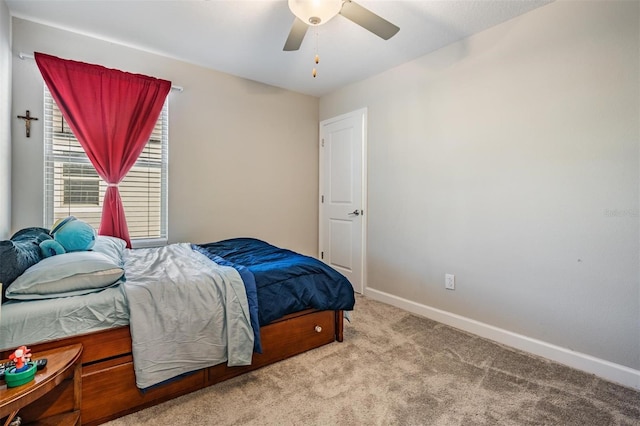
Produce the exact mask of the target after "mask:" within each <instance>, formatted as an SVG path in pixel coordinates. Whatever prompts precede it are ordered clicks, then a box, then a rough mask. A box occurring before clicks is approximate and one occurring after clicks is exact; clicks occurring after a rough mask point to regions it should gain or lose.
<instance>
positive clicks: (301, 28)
mask: <svg viewBox="0 0 640 426" xmlns="http://www.w3.org/2000/svg"><path fill="white" fill-rule="evenodd" d="M289 9H291V12H292V13H293V14H294V15H295V16H296V19H295V21H293V25H292V26H291V31H290V32H289V36H288V37H287V41H286V42H285V44H284V48H283V49H282V50H284V51H291V50H298V49H300V45H301V44H302V40H304V36H305V34H306V33H307V29H308V28H309V26H318V25H322V24H324V23H326V22H328V21H329V20H330V19H332V18H333V17H334V16H336V15H338V14H340V15H342V16H344V17H345V18H347V19H348V20H350V21H352V22H355V23H356V24H358V25H360V26H361V27H362V28H364V29H366V30H369V31H371V32H372V33H374V34H375V35H377V36H378V37H381V38H383V39H385V40H388V39H390V38H391V37H393V36H394V35H395V34H396V33H397V32H398V31H400V28H399V27H397V26H396V25H393V24H392V23H391V22H389V21H387V20H386V19H384V18H381V17H380V16H378V15H376V14H375V13H373V12H371V11H370V10H369V9H366V8H364V7H362V6H360V5H359V4H357V3H355V2H353V1H351V0H289Z"/></svg>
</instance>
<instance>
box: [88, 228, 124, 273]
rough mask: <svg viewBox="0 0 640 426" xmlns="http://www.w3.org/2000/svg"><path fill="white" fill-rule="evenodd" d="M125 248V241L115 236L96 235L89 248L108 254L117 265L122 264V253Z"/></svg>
mask: <svg viewBox="0 0 640 426" xmlns="http://www.w3.org/2000/svg"><path fill="white" fill-rule="evenodd" d="M126 248H127V243H126V242H125V241H124V240H121V239H120V238H117V237H109V236H107V235H98V237H97V238H96V242H95V244H94V245H93V247H92V248H91V250H93V251H96V252H98V253H102V254H104V255H107V256H109V258H111V259H112V260H113V261H114V262H115V263H116V264H117V265H118V266H123V265H124V262H123V260H122V253H123V252H124V250H125V249H126Z"/></svg>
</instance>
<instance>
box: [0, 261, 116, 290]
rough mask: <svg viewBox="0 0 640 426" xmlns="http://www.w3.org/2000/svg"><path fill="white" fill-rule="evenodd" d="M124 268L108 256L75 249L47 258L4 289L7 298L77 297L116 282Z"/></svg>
mask: <svg viewBox="0 0 640 426" xmlns="http://www.w3.org/2000/svg"><path fill="white" fill-rule="evenodd" d="M123 275H124V269H122V267H121V266H120V265H119V264H117V263H116V262H114V261H113V259H111V258H110V257H109V256H107V255H105V254H102V253H98V252H94V251H77V252H71V253H64V254H59V255H56V256H51V257H47V258H45V259H43V260H41V261H40V262H38V263H36V264H35V265H33V266H32V267H30V268H29V269H27V270H26V271H24V273H23V274H22V275H20V276H19V277H18V278H16V280H15V281H14V282H13V283H12V284H11V285H10V286H9V288H7V290H6V292H5V295H6V296H7V298H9V299H19V300H33V299H52V298H56V297H67V296H77V295H80V294H87V293H92V292H96V291H100V290H102V289H104V288H106V287H110V286H112V285H114V284H116V283H119V282H120V280H121V278H122V277H123Z"/></svg>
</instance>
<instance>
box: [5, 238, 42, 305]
mask: <svg viewBox="0 0 640 426" xmlns="http://www.w3.org/2000/svg"><path fill="white" fill-rule="evenodd" d="M50 239H51V236H50V235H49V230H48V229H45V228H37V227H33V228H24V229H21V230H20V231H18V232H16V233H15V234H14V235H13V236H12V237H11V239H9V240H4V241H0V284H1V285H2V289H1V290H2V302H5V301H6V298H5V295H4V293H5V290H6V289H7V288H8V287H9V286H10V285H11V283H13V281H14V280H15V279H16V278H18V277H19V276H20V275H22V273H23V272H24V271H26V270H27V269H28V268H30V267H31V266H33V265H35V264H36V263H38V262H39V261H41V260H42V253H41V252H40V243H41V242H43V241H45V240H50Z"/></svg>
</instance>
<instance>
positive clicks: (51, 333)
mask: <svg viewBox="0 0 640 426" xmlns="http://www.w3.org/2000/svg"><path fill="white" fill-rule="evenodd" d="M102 240H103V241H102V242H103V243H104V240H105V239H102ZM107 240H108V243H109V244H103V247H102V248H101V249H99V250H98V252H99V253H102V254H105V255H106V256H108V255H110V256H112V257H113V260H114V262H116V263H117V262H118V261H119V262H121V266H122V269H123V270H124V271H126V272H125V273H124V276H123V277H121V278H120V279H119V280H118V281H116V282H115V283H112V284H111V285H106V286H104V288H99V289H98V290H95V291H93V290H92V291H87V292H83V290H79V289H77V286H78V284H77V283H75V284H74V285H75V287H73V291H76V292H78V293H79V294H74V295H72V296H69V297H56V296H59V295H58V294H57V293H55V292H53V296H54V297H48V296H47V297H43V298H40V299H38V298H37V297H35V298H34V297H33V296H21V294H22V293H20V292H21V291H23V290H21V287H24V286H23V285H22V281H24V279H23V278H24V277H25V276H26V277H28V276H29V275H30V272H31V270H32V268H35V269H37V266H38V265H42V264H43V263H47V262H46V259H45V260H42V261H40V262H37V263H36V264H35V265H32V267H31V268H29V269H27V270H26V271H23V274H21V275H20V276H19V277H18V278H17V279H16V280H15V281H13V284H12V285H11V286H9V287H8V289H7V293H8V294H9V296H10V297H14V298H13V299H10V300H9V301H7V302H6V303H4V304H3V306H2V310H1V311H0V349H1V348H4V349H5V350H4V351H0V357H1V358H3V359H4V358H7V356H8V354H9V353H10V352H9V349H12V348H14V347H16V346H17V344H18V342H19V344H25V343H26V344H30V345H31V348H32V352H33V353H37V352H38V351H42V350H47V349H51V348H55V347H62V346H66V345H69V344H74V343H81V344H82V345H83V353H82V365H83V368H82V392H81V397H82V403H81V414H82V424H100V423H103V422H105V421H108V420H110V419H113V418H116V417H119V416H122V415H125V414H128V413H131V412H133V411H137V410H139V409H142V408H145V407H148V406H151V405H155V404H158V403H160V402H162V401H165V400H168V399H171V398H174V397H176V396H179V395H182V394H185V393H188V392H192V391H194V390H197V389H201V388H203V387H206V386H209V385H212V384H215V383H218V382H220V381H222V380H226V379H229V378H231V377H234V376H237V375H240V374H243V373H245V372H248V371H251V370H254V369H257V368H260V367H262V366H265V365H268V364H271V363H274V362H277V361H280V360H283V359H286V358H288V357H291V356H294V355H296V354H299V353H302V352H304V351H307V350H309V349H313V348H316V347H319V346H322V345H325V344H328V343H331V342H334V341H336V340H337V341H342V339H343V331H342V330H343V317H344V312H345V311H349V310H351V309H353V305H354V303H355V299H354V295H353V289H352V287H351V285H350V283H349V282H348V280H346V278H344V277H343V276H342V275H341V274H339V273H337V272H336V271H335V270H333V269H331V268H330V267H328V266H327V265H325V264H324V263H322V262H320V261H318V260H317V259H314V258H310V257H307V256H303V255H300V254H298V253H295V252H292V251H289V250H284V249H281V248H278V247H275V246H272V245H270V244H268V243H266V242H264V241H260V240H257V239H253V238H236V239H231V240H225V241H220V242H216V243H208V244H201V245H189V244H176V245H174V244H172V245H170V246H167V247H164V248H154V249H138V250H124V248H123V247H122V252H121V253H122V254H121V256H122V258H121V259H118V251H119V250H120V249H119V248H118V247H117V246H118V244H119V243H118V241H117V239H111V240H109V239H107ZM114 244H115V245H116V247H115V248H114ZM96 246H98V244H96ZM63 256H68V254H65V255H63ZM165 256H177V257H178V261H177V262H178V263H177V266H176V267H174V266H175V265H174V266H168V265H169V263H167V262H168V261H167V259H168V258H167V257H165ZM55 257H62V256H55ZM185 259H187V260H185ZM173 261H174V260H171V262H173ZM190 262H191V263H190ZM193 262H195V263H193ZM84 263H87V262H84ZM152 264H155V265H156V266H155V267H152V268H150V267H149V265H152ZM141 265H142V266H141ZM194 265H199V266H198V267H194ZM57 269H62V268H57ZM158 270H164V272H162V273H161V274H159V275H158V273H157V271H158ZM196 270H202V271H203V273H204V274H206V275H215V276H218V275H220V276H222V277H223V278H222V279H220V282H221V283H222V284H220V285H219V286H218V287H217V288H216V289H215V292H218V293H220V292H222V293H224V294H226V295H227V299H231V301H230V302H229V303H230V306H217V305H216V308H215V309H211V311H212V313H211V314H212V315H213V316H214V320H211V321H213V322H216V323H218V322H220V321H223V322H224V324H225V325H224V327H223V328H224V330H222V331H220V330H218V331H215V332H213V333H209V330H210V329H212V328H214V327H212V326H211V325H207V326H206V327H202V330H204V331H198V330H191V329H188V328H185V327H183V325H184V324H186V323H187V322H188V321H187V320H188V318H186V317H185V315H186V316H189V317H190V316H191V315H192V314H193V313H192V312H191V311H192V309H186V308H184V307H183V306H171V305H173V304H174V303H173V302H171V304H168V303H166V302H167V301H175V300H178V299H180V300H182V298H184V300H186V301H188V303H189V304H192V305H197V304H198V303H201V302H202V301H205V302H207V306H211V304H212V303H214V302H210V301H209V299H208V297H209V296H207V295H205V296H202V293H201V292H202V291H203V290H202V289H201V288H197V289H196V295H197V296H196V297H194V296H193V294H191V295H189V294H187V295H184V294H180V293H179V291H181V290H176V288H178V289H182V288H184V287H189V286H190V285H191V282H192V281H196V280H197V281H199V280H200V278H199V276H200V275H199V274H200V272H198V271H196ZM163 274H164V275H163ZM192 274H195V275H192ZM196 276H197V277H196ZM167 277H168V278H167ZM194 277H196V278H194ZM229 277H230V278H229ZM238 278H239V279H240V281H237V279H238ZM5 279H6V278H5ZM174 280H186V281H185V282H184V283H180V284H179V285H174V286H173V287H175V288H173V287H172V288H169V289H162V290H157V289H156V287H159V286H158V284H157V281H172V282H173V281H174ZM238 282H240V283H241V284H242V285H243V286H244V290H245V291H244V292H240V291H239V290H238V289H239V287H238ZM14 285H15V286H16V288H17V289H15V291H14V292H11V291H9V290H10V289H11V288H12V287H13V286H14ZM6 288H7V287H6V286H5V289H6ZM207 288H211V285H207ZM55 290H56V291H60V288H56V289H55ZM64 290H65V291H69V288H65V289H64ZM30 291H32V290H30ZM157 291H160V293H156V294H153V292H157ZM176 291H178V293H176ZM207 291H209V290H207ZM40 292H43V291H42V289H40ZM172 292H173V293H172ZM16 294H17V296H16ZM63 295H64V293H63ZM145 298H146V299H145ZM200 299H202V300H200ZM215 303H217V302H215ZM225 303H226V302H225ZM201 304H202V303H201ZM151 305H155V306H151ZM193 310H199V308H197V309H193ZM143 311H149V312H146V315H147V316H141V313H143ZM164 311H167V312H164ZM235 311H237V316H235V317H231V316H230V314H229V312H235ZM159 312H160V313H159ZM221 312H224V314H221ZM149 315H151V316H149ZM154 315H158V316H159V317H160V316H162V315H164V319H162V318H160V319H158V320H155V319H153V318H154ZM176 315H178V317H177V318H176ZM193 315H195V314H193ZM221 315H222V318H223V319H222V320H221V319H220V318H221ZM172 316H173V317H172ZM201 321H202V319H201V318H195V320H194V324H199V322H201ZM155 322H158V323H160V325H158V324H151V325H150V324H147V323H155ZM141 323H142V324H144V327H147V328H142V330H143V331H142V332H141V331H140V330H141V328H140V324H141ZM235 323H238V324H235ZM234 324H235V325H234ZM247 325H248V327H247ZM149 326H150V327H151V328H148V327H149ZM154 327H157V328H154ZM167 327H169V328H170V330H169V334H167V335H166V336H159V337H158V336H157V335H156V334H155V333H156V331H157V330H161V331H162V330H163V329H166V328H167ZM192 328H194V329H196V328H198V326H197V325H196V326H194V327H192ZM227 328H228V330H227ZM233 328H236V329H237V330H236V332H237V333H238V335H239V336H240V337H229V336H228V335H231V334H232V332H231V329H233ZM216 330H217V329H216ZM227 331H229V332H228V333H227ZM191 332H193V333H194V334H195V338H194V339H191V340H195V341H196V343H193V342H190V341H189V340H190V339H186V340H187V341H186V343H185V342H183V341H182V340H181V339H178V338H171V336H183V335H188V334H189V333H191ZM203 332H204V333H209V334H212V336H210V340H209V341H207V338H209V337H207V336H205V338H203V336H202V333H203ZM149 336H152V337H154V338H153V339H150V338H149ZM167 336H169V337H167ZM141 337H142V339H141ZM216 339H218V340H216ZM220 339H222V340H225V342H226V341H227V340H234V343H233V344H231V343H225V344H228V346H227V347H225V349H224V350H223V351H221V350H218V356H219V355H220V354H222V353H223V352H224V358H220V359H217V358H216V356H213V357H206V356H200V355H201V354H202V353H204V352H205V351H204V350H203V349H202V348H203V346H202V342H201V341H202V340H204V341H207V342H208V343H207V344H205V346H204V347H206V346H207V345H209V346H215V345H217V344H218V343H220ZM141 340H142V343H140V342H141ZM170 340H175V341H176V342H173V344H174V346H171V344H172V342H168V341H170ZM159 341H160V342H162V343H163V344H169V346H167V347H168V348H170V349H168V350H166V351H160V350H159V349H158V348H159V346H158V344H159V343H158V342H159ZM175 345H178V346H175ZM189 345H193V346H189ZM176 347H178V348H179V352H180V351H182V350H183V349H184V350H185V352H186V353H190V352H191V353H192V354H193V355H194V357H193V359H189V360H188V362H185V361H184V360H185V359H186V358H185V355H183V354H182V352H181V355H177V354H176ZM141 348H143V349H141ZM213 352H215V351H213ZM235 352H237V354H238V356H237V357H236V356H235V355H233V354H234V353H235ZM150 353H151V354H158V353H159V355H158V357H157V358H156V357H152V356H151V355H149V354H150ZM247 354H248V355H247ZM145 357H146V358H145ZM187 358H188V356H187ZM165 370H168V371H170V372H169V373H165ZM158 372H160V374H159V375H158ZM71 386H72V384H71V383H69V384H66V386H64V385H63V386H61V387H59V388H60V390H59V391H58V392H56V393H53V394H51V395H50V396H47V397H46V399H45V400H42V401H40V402H39V403H38V404H32V405H31V406H30V407H28V408H27V409H24V410H22V411H21V416H22V417H23V418H24V419H26V420H34V419H38V418H41V417H47V416H51V415H55V414H58V413H61V412H64V411H67V410H69V409H70V407H72V405H73V392H72V390H73V389H72V388H71Z"/></svg>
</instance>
